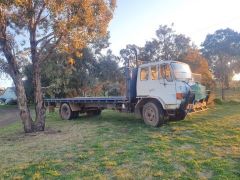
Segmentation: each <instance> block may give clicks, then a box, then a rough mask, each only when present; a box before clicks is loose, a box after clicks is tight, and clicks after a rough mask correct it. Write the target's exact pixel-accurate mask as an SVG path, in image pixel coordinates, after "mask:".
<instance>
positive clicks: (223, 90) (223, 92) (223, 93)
mask: <svg viewBox="0 0 240 180" xmlns="http://www.w3.org/2000/svg"><path fill="white" fill-rule="evenodd" d="M221 84H222V87H221V88H222V92H221V93H222V100H223V101H224V100H225V89H224V82H223V81H222V83H221Z"/></svg>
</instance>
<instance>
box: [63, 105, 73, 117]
mask: <svg viewBox="0 0 240 180" xmlns="http://www.w3.org/2000/svg"><path fill="white" fill-rule="evenodd" d="M73 114H74V113H73V111H72V110H71V108H70V106H69V104H67V103H63V104H62V105H61V107H60V116H61V118H62V119H64V120H70V119H72V117H73Z"/></svg>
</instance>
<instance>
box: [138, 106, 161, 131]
mask: <svg viewBox="0 0 240 180" xmlns="http://www.w3.org/2000/svg"><path fill="white" fill-rule="evenodd" d="M142 114H143V119H144V122H145V123H146V124H147V125H150V126H154V127H158V126H160V125H162V124H163V123H164V112H163V109H162V107H161V106H159V105H157V104H156V103H154V102H148V103H146V104H145V105H144V106H143V112H142Z"/></svg>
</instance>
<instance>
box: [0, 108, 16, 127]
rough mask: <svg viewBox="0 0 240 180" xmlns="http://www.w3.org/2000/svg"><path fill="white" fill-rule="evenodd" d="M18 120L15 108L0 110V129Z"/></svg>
mask: <svg viewBox="0 0 240 180" xmlns="http://www.w3.org/2000/svg"><path fill="white" fill-rule="evenodd" d="M18 120H20V117H19V111H18V109H16V107H13V108H7V109H0V128H2V127H4V126H6V125H8V124H11V123H14V122H16V121H18Z"/></svg>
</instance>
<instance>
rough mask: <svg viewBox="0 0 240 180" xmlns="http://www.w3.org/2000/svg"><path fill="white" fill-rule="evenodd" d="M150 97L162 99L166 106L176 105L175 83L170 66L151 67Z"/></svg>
mask: <svg viewBox="0 0 240 180" xmlns="http://www.w3.org/2000/svg"><path fill="white" fill-rule="evenodd" d="M150 74H151V75H150V81H152V83H151V88H150V91H149V93H150V95H151V96H155V97H159V98H161V99H162V100H163V101H164V103H165V104H176V88H175V86H176V85H175V81H174V79H173V76H172V71H171V66H170V65H169V64H160V65H155V66H151V69H150Z"/></svg>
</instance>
